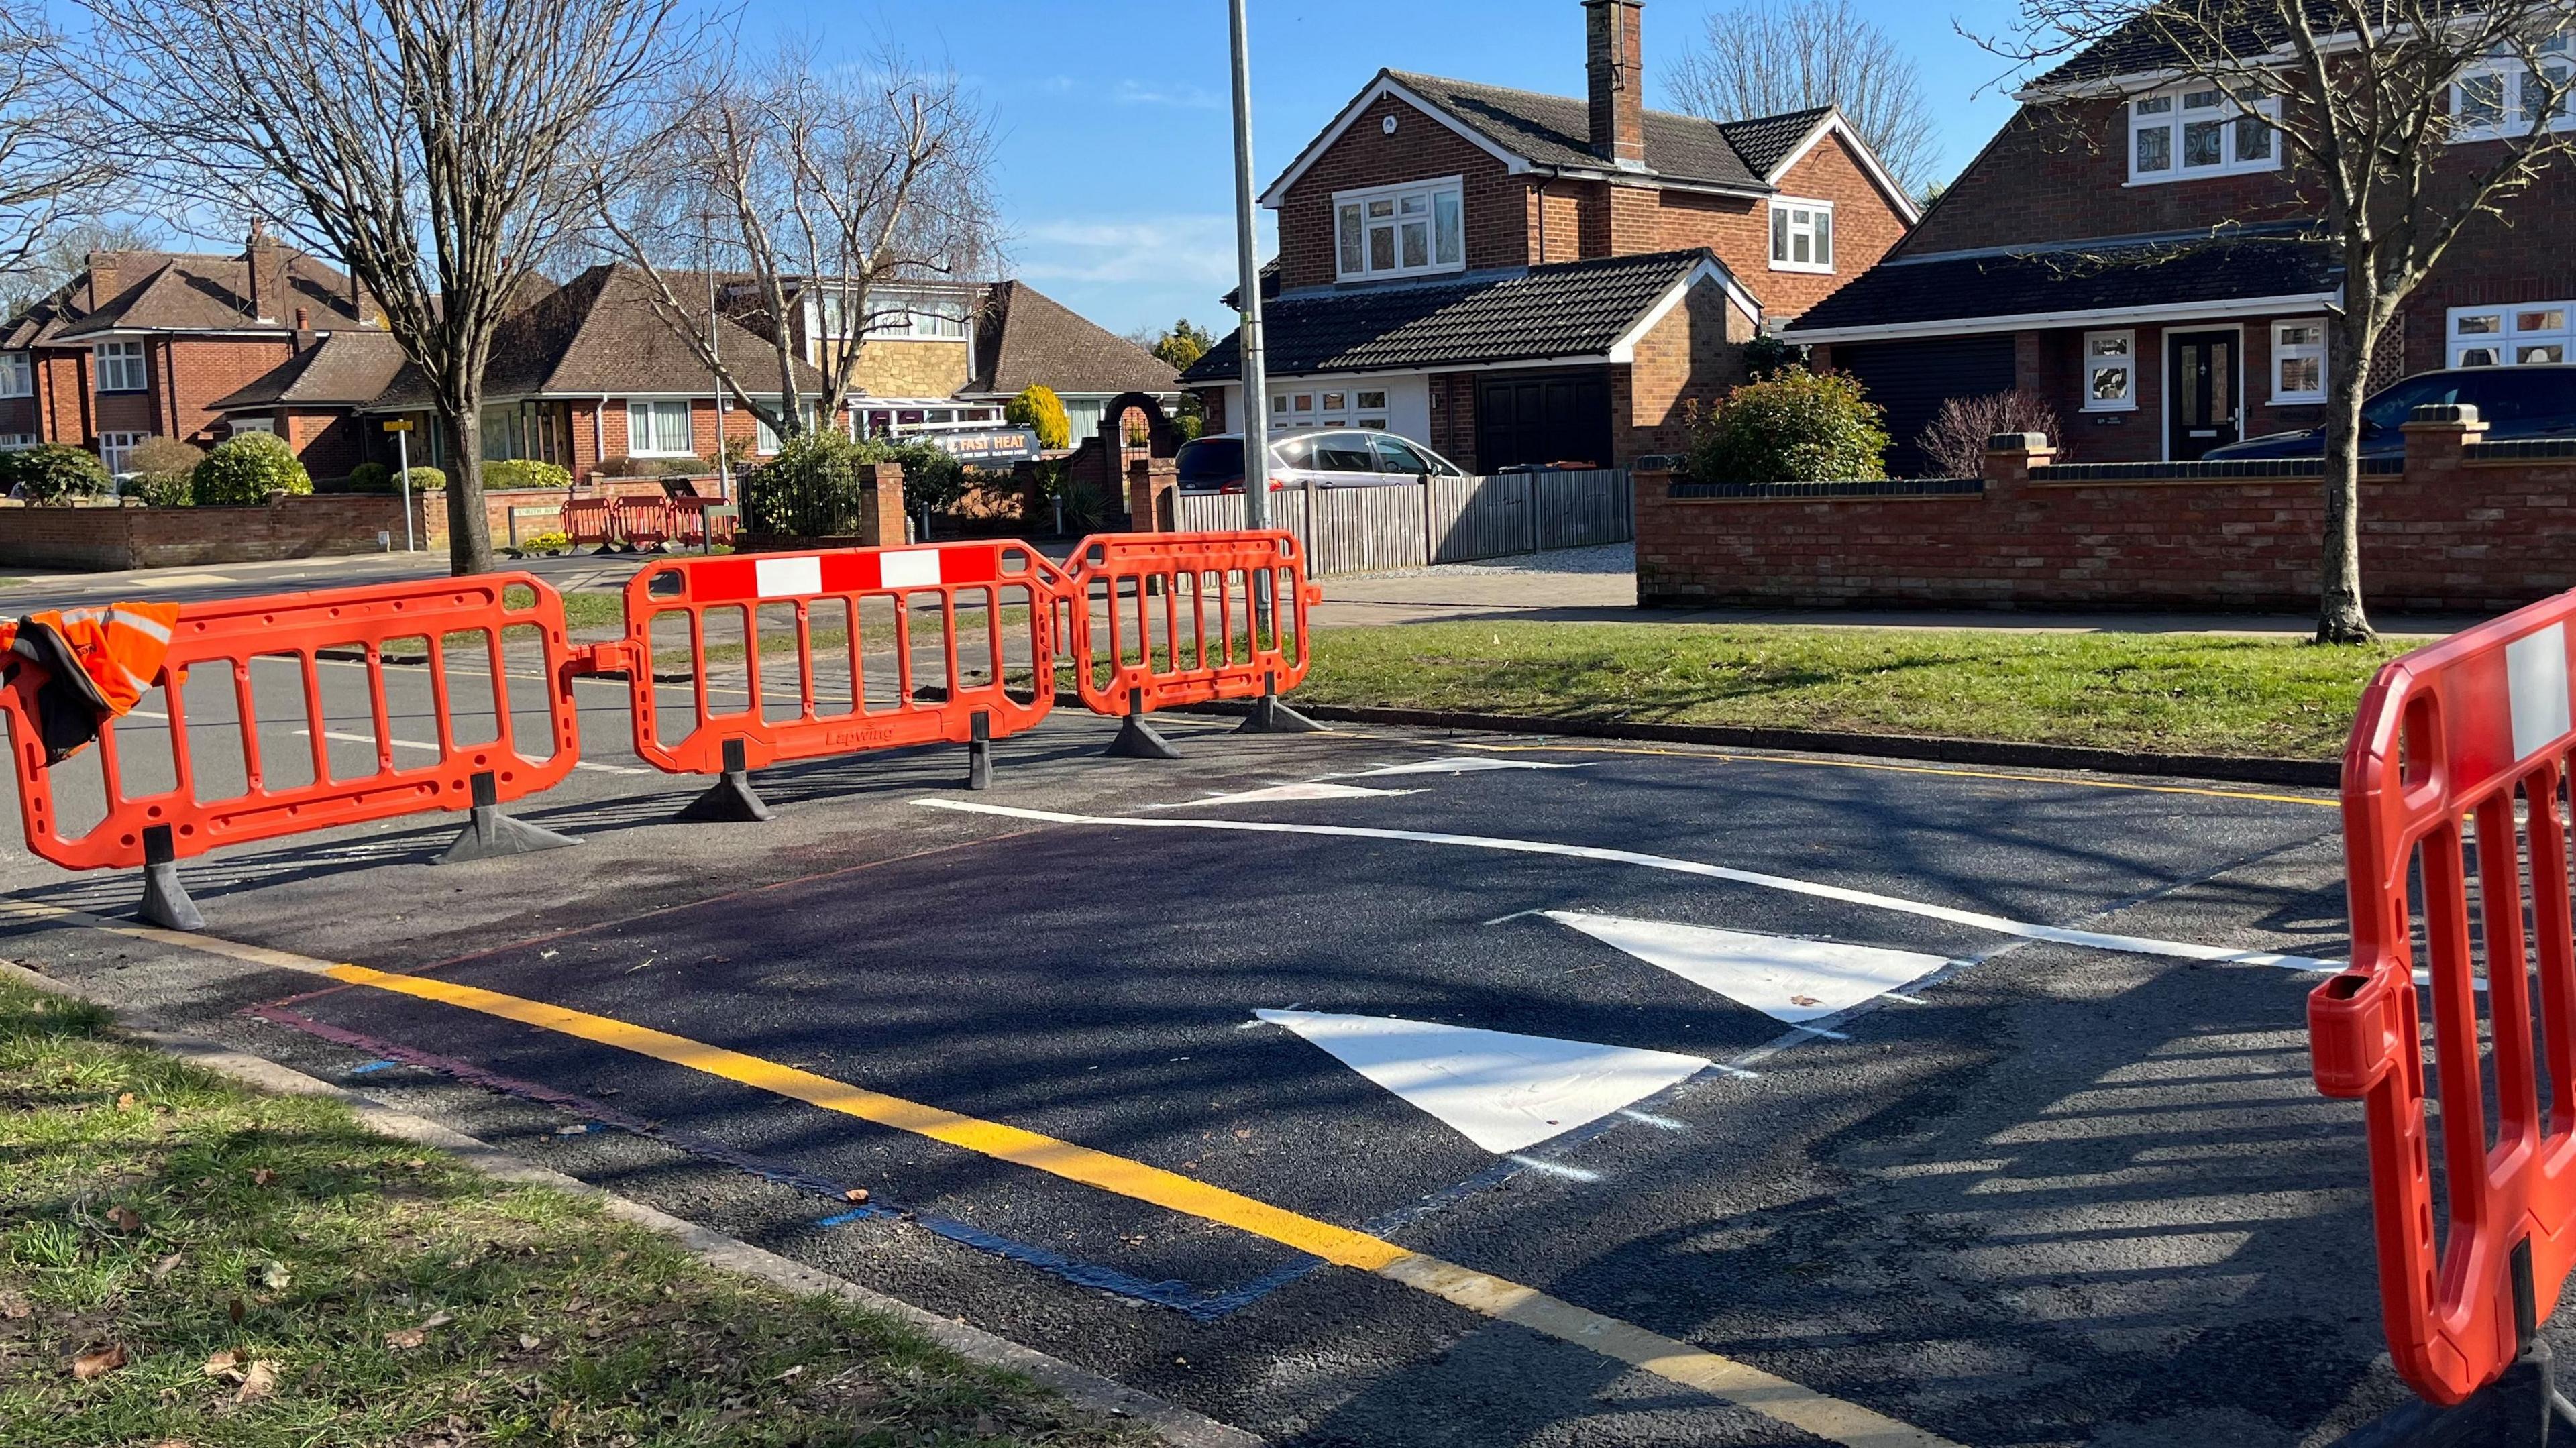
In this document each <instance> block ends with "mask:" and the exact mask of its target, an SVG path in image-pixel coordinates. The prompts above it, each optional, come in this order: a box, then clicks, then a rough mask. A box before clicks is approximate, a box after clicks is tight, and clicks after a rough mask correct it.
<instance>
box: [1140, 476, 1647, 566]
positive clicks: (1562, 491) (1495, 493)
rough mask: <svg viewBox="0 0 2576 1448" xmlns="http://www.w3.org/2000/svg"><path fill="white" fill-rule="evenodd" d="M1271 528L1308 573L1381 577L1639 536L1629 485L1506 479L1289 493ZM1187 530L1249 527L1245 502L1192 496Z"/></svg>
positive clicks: (1278, 496)
mask: <svg viewBox="0 0 2576 1448" xmlns="http://www.w3.org/2000/svg"><path fill="white" fill-rule="evenodd" d="M1269 501H1270V506H1269V510H1268V511H1269V514H1270V516H1269V519H1268V524H1269V526H1270V527H1273V528H1285V529H1287V530H1288V531H1289V532H1291V533H1293V534H1295V535H1296V536H1297V539H1298V541H1299V542H1300V543H1302V544H1304V545H1305V548H1306V567H1307V571H1308V573H1309V574H1310V575H1311V576H1313V577H1317V578H1323V577H1328V576H1331V575H1334V574H1342V573H1377V572H1384V571H1386V570H1389V569H1396V568H1420V567H1423V566H1424V565H1426V564H1430V563H1466V562H1472V561H1474V560H1476V559H1480V558H1505V557H1510V556H1511V555H1513V554H1519V553H1535V552H1539V551H1541V550H1542V549H1548V548H1581V547H1590V546H1593V545H1596V544H1603V543H1620V542H1625V541H1627V540H1628V539H1630V538H1633V537H1635V536H1636V512H1635V508H1634V506H1633V501H1632V487H1631V483H1630V480H1629V475H1628V474H1627V473H1625V472H1622V471H1618V470H1616V469H1609V468H1603V469H1598V470H1591V471H1584V472H1560V473H1505V474H1500V475H1497V476H1494V477H1484V478H1478V477H1462V478H1430V479H1427V480H1425V481H1424V482H1418V483H1394V484H1389V485H1387V486H1383V487H1364V488H1314V489H1303V488H1298V489H1289V490H1284V491H1281V492H1276V493H1272V494H1271V495H1270V500H1269ZM1176 521H1177V522H1178V524H1179V526H1180V527H1181V528H1183V529H1185V530H1188V531H1192V532H1223V531H1227V530H1231V529H1235V528H1240V527H1242V526H1243V495H1242V494H1240V493H1183V494H1181V495H1180V499H1179V502H1178V505H1177V509H1176Z"/></svg>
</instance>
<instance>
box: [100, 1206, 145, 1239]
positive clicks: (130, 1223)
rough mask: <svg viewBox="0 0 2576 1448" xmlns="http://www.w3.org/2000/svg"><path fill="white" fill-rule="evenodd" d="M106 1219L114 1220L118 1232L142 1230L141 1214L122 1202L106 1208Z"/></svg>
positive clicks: (129, 1232)
mask: <svg viewBox="0 0 2576 1448" xmlns="http://www.w3.org/2000/svg"><path fill="white" fill-rule="evenodd" d="M107 1219H108V1220H109V1221H111V1222H114V1223H115V1224H116V1230H118V1231H120V1232H124V1233H128V1234H132V1233H135V1232H140V1231H142V1230H143V1214H142V1213H141V1212H138V1211H136V1210H134V1209H133V1208H132V1207H129V1206H127V1205H126V1204H125V1203H123V1202H118V1203H117V1204H116V1205H115V1206H112V1207H110V1208H108V1209H107Z"/></svg>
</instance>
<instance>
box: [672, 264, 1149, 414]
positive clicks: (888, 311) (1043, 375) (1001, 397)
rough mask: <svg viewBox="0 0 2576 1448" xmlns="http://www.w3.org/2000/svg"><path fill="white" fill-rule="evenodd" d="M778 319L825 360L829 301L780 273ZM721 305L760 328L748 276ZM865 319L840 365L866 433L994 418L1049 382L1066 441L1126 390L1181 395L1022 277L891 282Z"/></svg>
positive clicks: (872, 299) (830, 327) (1131, 347)
mask: <svg viewBox="0 0 2576 1448" xmlns="http://www.w3.org/2000/svg"><path fill="white" fill-rule="evenodd" d="M788 288H789V291H788V306H789V308H790V311H791V316H790V320H789V326H790V328H791V329H792V330H793V333H794V335H795V337H796V339H797V343H798V346H799V350H800V351H801V352H802V353H803V355H804V358H805V360H806V361H808V362H811V363H813V364H814V365H815V366H816V367H818V368H820V367H828V366H830V365H831V358H832V357H833V356H835V355H836V354H837V352H838V350H839V343H838V341H837V339H838V338H839V337H840V336H841V335H842V333H843V331H844V330H845V329H844V328H843V327H842V325H841V319H840V315H839V311H840V309H839V305H838V304H839V302H840V298H839V297H838V296H836V295H833V294H832V292H831V291H830V290H829V289H828V288H821V287H812V286H808V285H805V284H804V283H803V280H802V279H801V278H791V279H789V280H788ZM722 295H723V297H724V301H723V306H724V308H725V311H726V314H727V315H729V316H731V317H733V318H735V319H736V320H738V321H741V322H743V323H744V324H745V325H747V326H749V327H750V328H751V329H752V330H753V331H755V332H759V333H761V334H762V335H764V336H765V335H769V334H770V332H771V329H770V328H769V327H768V326H767V325H766V324H765V321H764V318H765V316H766V304H765V303H764V302H763V301H762V300H761V299H760V297H759V294H758V290H757V288H756V287H755V286H754V284H752V283H749V282H742V281H736V282H732V283H729V284H728V285H726V287H725V288H724V289H723V292H722ZM868 309H869V312H870V313H871V320H870V324H869V326H868V329H867V331H866V334H865V335H864V336H863V337H862V338H861V339H860V342H859V357H858V361H857V362H856V363H855V364H854V365H853V366H852V368H851V371H850V384H851V387H852V389H853V390H854V391H855V392H856V393H859V394H862V395H863V397H864V401H863V402H862V401H855V400H854V401H853V403H852V405H851V412H852V414H853V416H854V417H856V419H857V421H858V425H859V426H860V427H861V428H862V429H864V430H865V431H866V432H867V433H868V434H870V435H872V436H873V435H882V434H885V433H889V432H893V431H895V430H897V429H900V428H908V427H917V426H931V427H937V426H939V425H941V424H946V423H971V422H998V421H1000V420H1001V416H1002V405H1003V404H1004V403H1006V402H1009V401H1010V400H1011V399H1012V398H1013V397H1016V396H1018V395H1019V393H1020V392H1021V390H1022V389H1024V388H1027V387H1029V386H1032V385H1037V386H1044V387H1046V388H1048V389H1050V390H1052V391H1053V392H1054V393H1055V394H1056V396H1057V397H1058V398H1060V399H1061V400H1062V401H1063V402H1064V408H1065V415H1066V417H1067V418H1068V419H1069V420H1070V421H1071V422H1072V424H1073V436H1072V441H1073V442H1074V443H1076V444H1079V443H1080V442H1082V441H1083V440H1084V439H1085V438H1088V437H1090V436H1091V435H1092V433H1094V432H1095V431H1097V430H1098V429H1099V426H1100V411H1101V407H1102V405H1103V404H1105V403H1106V402H1108V401H1109V400H1110V399H1111V398H1113V397H1116V396H1119V395H1120V394H1122V393H1127V392H1145V393H1150V394H1153V395H1154V396H1156V397H1159V398H1161V399H1163V400H1165V401H1167V402H1170V401H1177V400H1178V399H1179V398H1180V395H1181V393H1180V384H1179V382H1178V381H1177V380H1176V378H1177V374H1175V373H1174V372H1173V370H1172V368H1171V367H1170V366H1169V365H1168V364H1166V363H1165V362H1163V360H1162V359H1161V358H1158V357H1156V356H1155V355H1154V354H1153V353H1151V352H1148V351H1146V350H1145V349H1144V348H1142V347H1139V346H1137V345H1136V344H1135V343H1133V342H1131V341H1129V340H1127V339H1126V338H1124V337H1121V336H1119V335H1117V334H1116V333H1114V332H1111V331H1109V330H1108V329H1106V328H1104V327H1102V326H1100V325H1099V324H1098V323H1095V322H1093V321H1092V320H1090V319H1089V318H1087V317H1084V316H1083V315H1081V314H1080V313H1078V312H1076V311H1074V310H1073V309H1072V308H1070V307H1067V306H1065V305H1064V304H1063V303H1061V302H1059V301H1057V300H1055V299H1054V298H1053V297H1050V296H1047V295H1045V294H1044V293H1042V292H1040V291H1039V290H1038V289H1037V288H1035V287H1032V286H1030V285H1029V284H1028V283H1027V282H1024V281H998V282H968V281H951V280H947V279H944V278H931V279H923V280H907V281H899V282H890V283H887V284H885V285H884V286H881V287H879V288H877V289H875V290H874V291H872V292H871V293H870V294H869V297H868Z"/></svg>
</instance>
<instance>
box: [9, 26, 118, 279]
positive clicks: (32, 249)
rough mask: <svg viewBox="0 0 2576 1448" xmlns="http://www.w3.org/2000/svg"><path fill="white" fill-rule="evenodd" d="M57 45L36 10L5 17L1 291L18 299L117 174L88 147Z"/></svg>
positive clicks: (102, 155)
mask: <svg viewBox="0 0 2576 1448" xmlns="http://www.w3.org/2000/svg"><path fill="white" fill-rule="evenodd" d="M56 44H57V37H55V36H54V35H53V34H52V33H51V32H50V31H49V30H47V29H46V28H44V23H43V19H42V17H41V16H40V15H38V14H37V13H36V12H35V11H34V10H32V9H30V10H28V11H25V12H23V13H22V12H19V11H17V10H15V9H10V10H0V289H5V290H6V291H8V292H9V293H10V294H11V295H13V296H16V295H22V294H24V293H25V292H26V291H27V290H28V288H29V286H30V285H32V282H31V281H30V279H29V278H28V277H27V275H26V273H27V270H28V268H29V266H30V265H31V264H32V263H33V262H35V261H36V260H37V257H38V253H39V252H40V251H42V250H44V249H45V248H46V246H47V245H48V243H49V242H52V241H55V240H58V239H59V238H60V237H61V236H62V234H63V232H64V229H65V228H66V227H68V226H73V225H77V224H79V223H80V222H81V221H82V220H83V219H84V218H86V217H87V216H89V215H90V214H91V213H92V211H93V208H94V207H95V206H96V204H97V202H98V199H99V194H100V192H101V190H102V189H103V188H104V187H105V186H106V185H107V184H108V182H109V181H110V180H111V179H113V177H114V175H115V167H114V166H112V165H111V164H110V163H109V158H108V155H107V153H106V152H105V151H103V150H101V149H99V148H98V147H97V146H95V145H94V144H89V143H88V142H89V141H90V140H91V139H92V138H91V137H89V136H88V135H87V132H88V129H89V128H88V127H87V126H85V125H84V124H83V120H82V106H81V104H80V102H81V95H80V92H79V90H78V88H77V87H74V86H71V85H68V84H66V83H65V82H64V78H63V76H62V73H61V72H60V71H59V70H58V69H57V68H56V67H55V66H54V65H53V64H52V56H53V54H54V50H55V46H56ZM57 285H59V283H57ZM46 290H48V291H50V290H51V288H50V287H49V288H46ZM38 295H42V293H38ZM13 310H14V309H13Z"/></svg>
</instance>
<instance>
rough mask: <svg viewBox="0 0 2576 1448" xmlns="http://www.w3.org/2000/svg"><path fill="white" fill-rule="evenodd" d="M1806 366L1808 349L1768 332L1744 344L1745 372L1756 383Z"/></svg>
mask: <svg viewBox="0 0 2576 1448" xmlns="http://www.w3.org/2000/svg"><path fill="white" fill-rule="evenodd" d="M1806 365H1807V349H1806V348H1804V347H1801V346H1799V345H1798V344H1797V343H1795V342H1791V341H1787V340H1785V339H1783V338H1779V337H1774V336H1772V335H1771V334H1770V333H1768V332H1764V333H1761V334H1760V335H1758V336H1756V337H1755V338H1754V339H1753V340H1752V341H1750V342H1747V343H1745V344H1744V372H1745V375H1746V376H1748V377H1750V378H1752V379H1753V380H1754V381H1756V382H1764V381H1768V380H1769V379H1771V378H1773V377H1777V376H1779V375H1780V374H1781V373H1783V372H1786V371H1787V370H1789V369H1790V368H1792V367H1804V366H1806Z"/></svg>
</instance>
